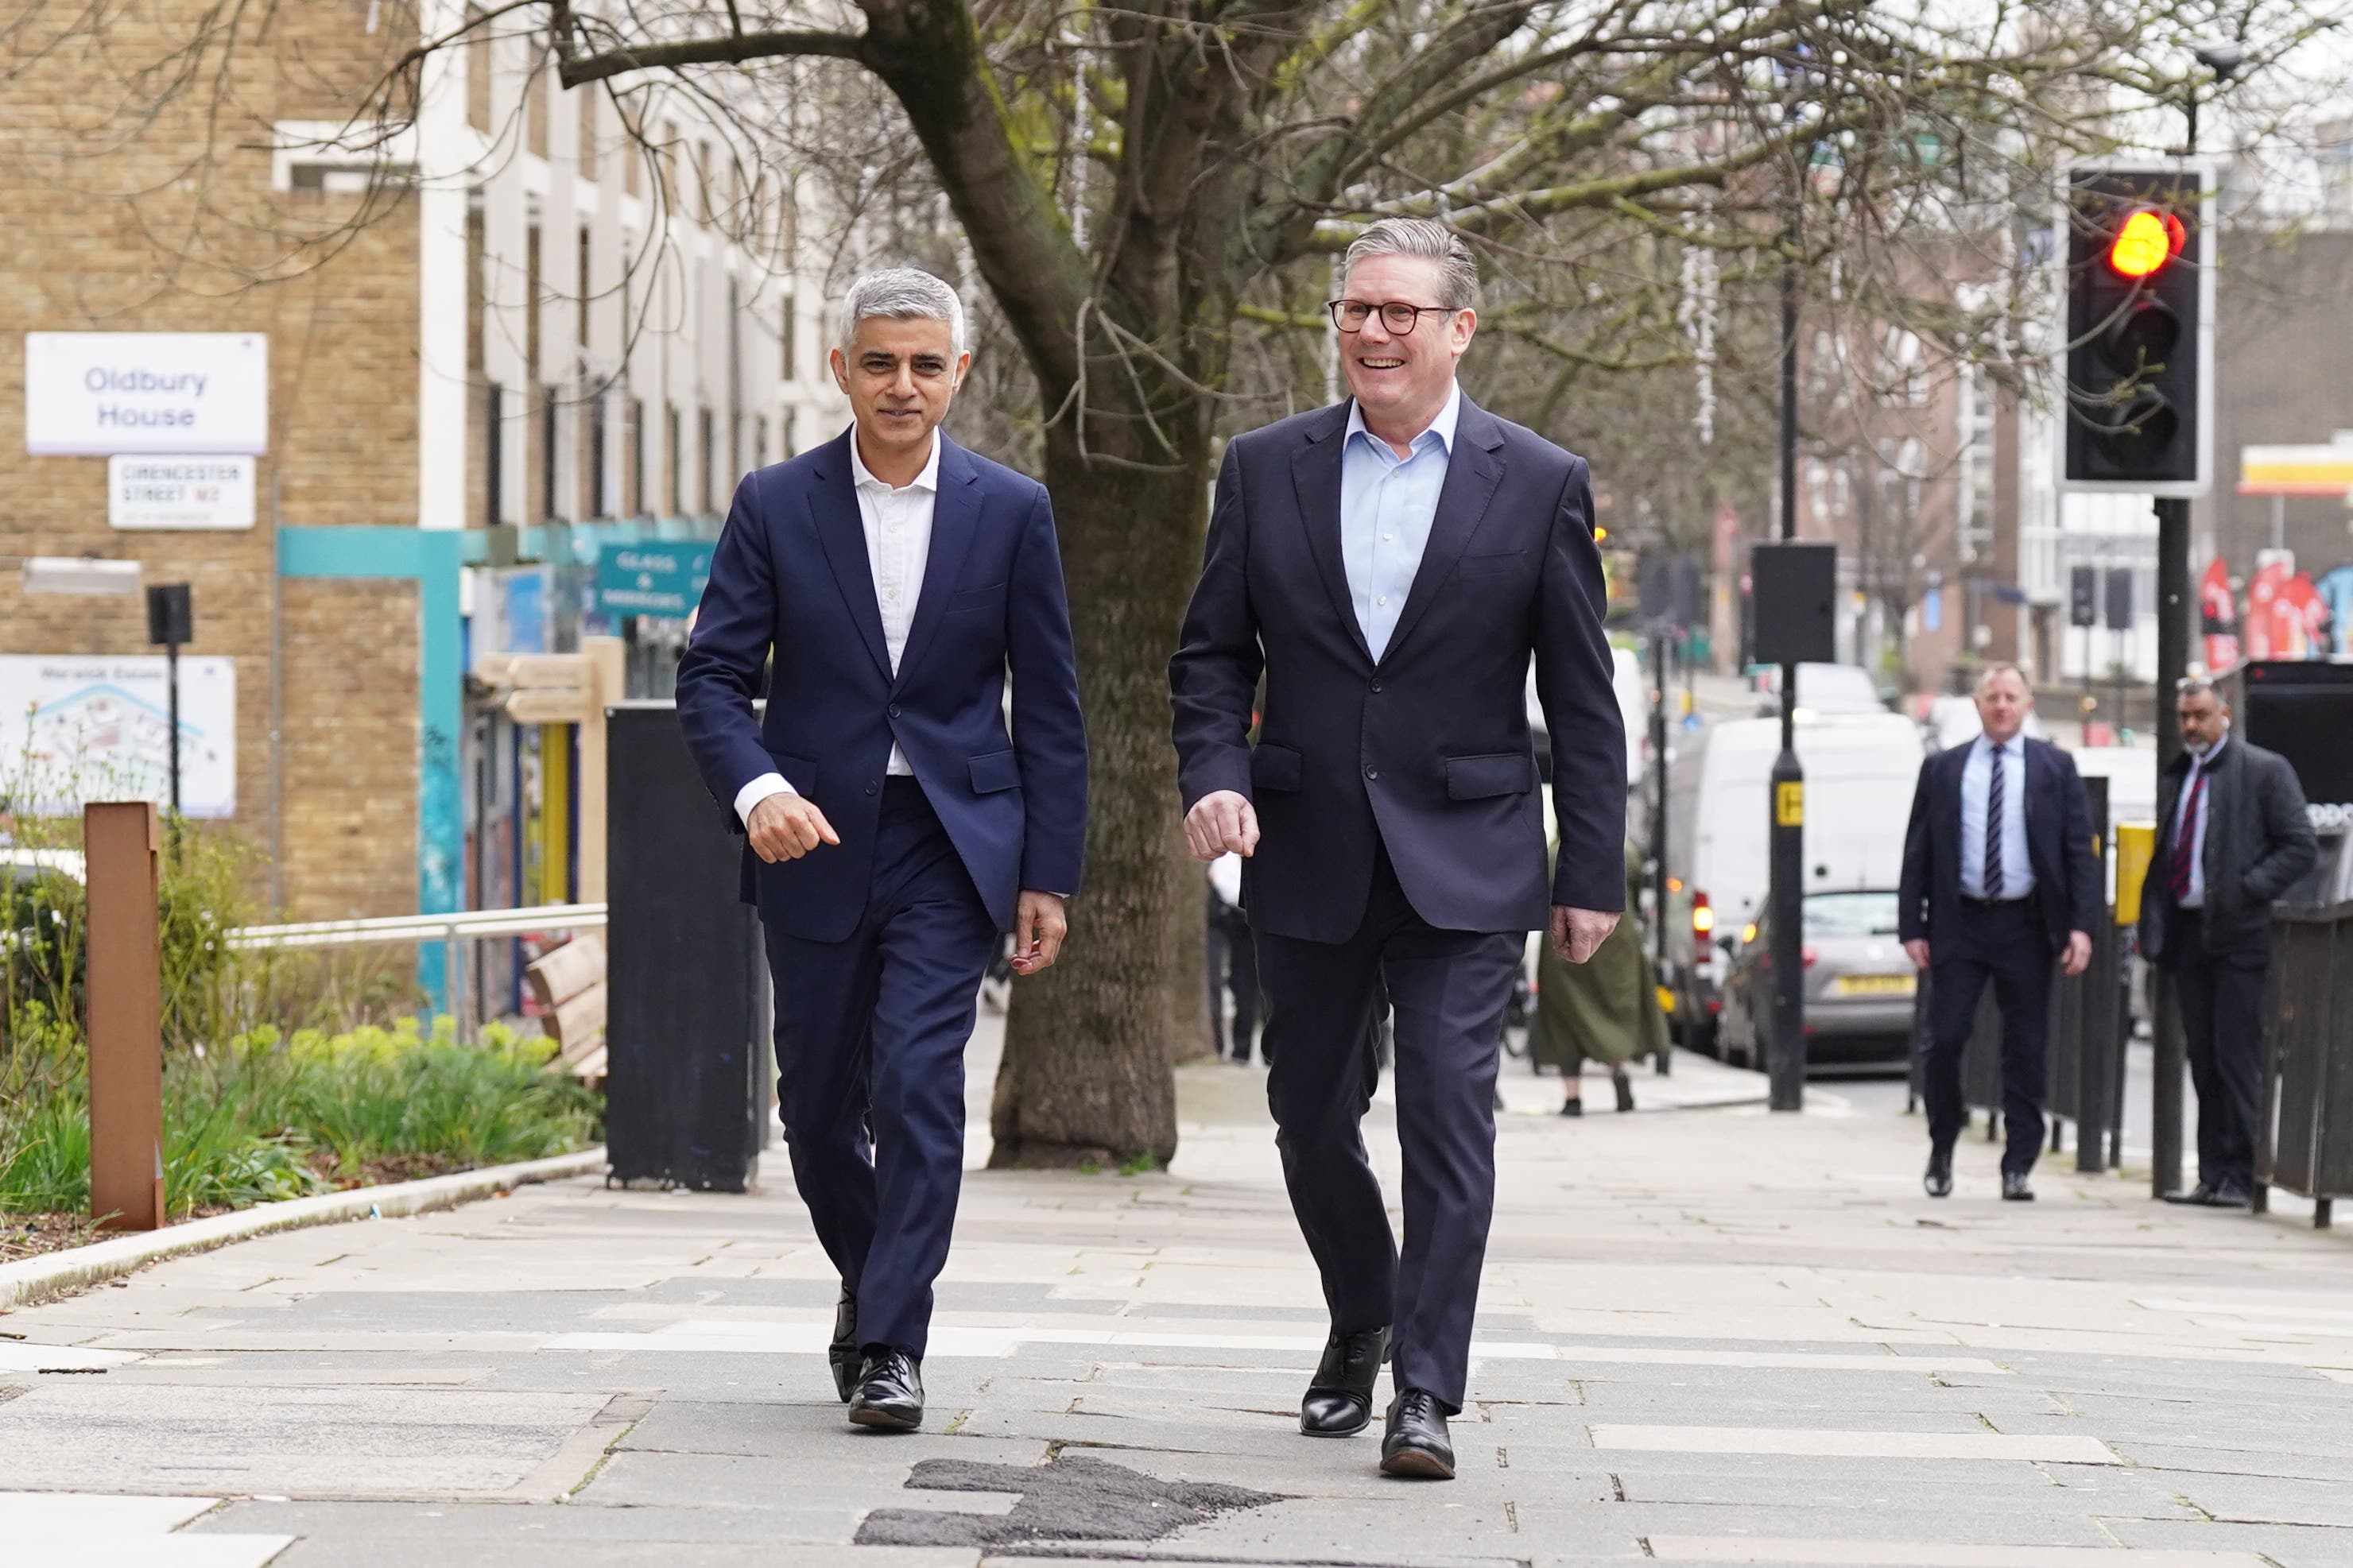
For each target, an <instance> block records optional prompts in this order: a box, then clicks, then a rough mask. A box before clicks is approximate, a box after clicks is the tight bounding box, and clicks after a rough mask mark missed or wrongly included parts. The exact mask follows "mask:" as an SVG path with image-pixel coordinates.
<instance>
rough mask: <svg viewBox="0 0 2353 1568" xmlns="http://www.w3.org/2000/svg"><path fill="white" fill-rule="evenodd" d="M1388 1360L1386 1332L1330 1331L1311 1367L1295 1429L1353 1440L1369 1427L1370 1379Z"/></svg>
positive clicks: (1370, 1416)
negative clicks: (1312, 1374)
mask: <svg viewBox="0 0 2353 1568" xmlns="http://www.w3.org/2000/svg"><path fill="white" fill-rule="evenodd" d="M1388 1359H1389V1331H1388V1330H1387V1329H1385V1328H1383V1329H1365V1330H1362V1331H1359V1332H1356V1333H1353V1334H1344V1333H1341V1332H1339V1331H1336V1330H1335V1331H1333V1333H1332V1335H1331V1337H1330V1338H1328V1339H1326V1340H1325V1341H1324V1359H1323V1360H1322V1361H1320V1362H1318V1363H1315V1381H1314V1382H1313V1383H1311V1384H1308V1385H1307V1395H1306V1397H1305V1398H1303V1399H1302V1400H1301V1401H1300V1402H1299V1429H1300V1430H1301V1431H1302V1432H1304V1433H1305V1434H1306V1435H1307V1436H1310V1437H1353V1436H1356V1434H1357V1433H1359V1432H1361V1431H1363V1430H1364V1429H1365V1428H1366V1427H1367V1426H1371V1425H1372V1424H1373V1380H1374V1379H1375V1378H1377V1377H1378V1376H1380V1374H1381V1363H1383V1362H1385V1361H1387V1360H1388Z"/></svg>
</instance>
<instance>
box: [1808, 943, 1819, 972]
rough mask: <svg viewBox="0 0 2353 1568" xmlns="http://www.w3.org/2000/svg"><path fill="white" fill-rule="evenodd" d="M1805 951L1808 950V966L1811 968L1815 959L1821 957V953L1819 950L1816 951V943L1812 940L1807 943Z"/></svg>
mask: <svg viewBox="0 0 2353 1568" xmlns="http://www.w3.org/2000/svg"><path fill="white" fill-rule="evenodd" d="M1805 952H1806V967H1807V968H1808V969H1811V968H1812V967H1813V966H1814V960H1815V959H1816V958H1818V957H1820V954H1819V953H1817V952H1814V944H1813V943H1812V942H1808V943H1806V949H1805Z"/></svg>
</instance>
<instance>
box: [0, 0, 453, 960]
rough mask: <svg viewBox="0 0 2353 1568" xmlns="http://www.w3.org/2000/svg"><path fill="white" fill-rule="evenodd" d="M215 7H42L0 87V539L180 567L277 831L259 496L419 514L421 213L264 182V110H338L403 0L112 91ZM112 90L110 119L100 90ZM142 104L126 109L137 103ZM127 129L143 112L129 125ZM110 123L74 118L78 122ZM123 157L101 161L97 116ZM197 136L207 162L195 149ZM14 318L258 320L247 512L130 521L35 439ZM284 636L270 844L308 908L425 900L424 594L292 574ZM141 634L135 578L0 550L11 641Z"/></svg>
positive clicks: (255, 812)
mask: <svg viewBox="0 0 2353 1568" xmlns="http://www.w3.org/2000/svg"><path fill="white" fill-rule="evenodd" d="M206 9H207V7H206V6H205V5H202V4H200V3H199V0H156V3H154V4H151V5H142V6H140V7H137V8H135V9H133V10H132V11H130V12H128V13H125V14H122V15H120V16H115V18H114V19H112V20H111V21H110V22H109V23H108V24H107V25H106V27H105V31H104V33H103V35H102V36H101V37H99V38H97V39H95V40H92V39H90V38H88V37H80V38H71V39H62V40H60V39H58V37H55V36H54V29H55V28H57V27H58V26H62V25H63V24H64V23H66V22H68V21H73V20H78V18H79V15H80V12H79V8H75V9H73V10H72V11H71V12H68V11H65V10H60V11H58V12H57V13H55V14H54V16H52V15H50V14H47V13H40V14H36V15H35V16H33V17H32V18H31V19H30V20H29V21H28V26H31V27H33V28H34V29H35V31H36V32H37V31H38V30H39V29H40V28H41V27H43V26H47V27H49V28H51V29H52V31H51V33H49V34H43V35H42V36H41V37H24V38H21V39H18V40H16V45H15V47H16V61H17V62H21V61H22V60H23V59H25V58H27V57H28V56H29V55H30V54H32V53H33V51H34V50H35V49H36V48H38V47H42V46H44V45H48V44H59V45H61V46H62V47H51V48H49V49H48V51H47V54H46V56H45V58H42V59H41V61H40V63H39V64H38V65H37V66H35V67H33V68H29V69H20V70H19V71H18V73H17V74H16V75H14V76H13V77H12V78H11V79H10V82H9V88H8V90H7V92H6V93H5V94H0V232H5V234H6V235H7V237H8V242H9V259H8V265H7V266H6V267H5V268H0V322H5V323H6V327H7V329H8V330H7V331H5V332H0V495H5V497H6V498H7V500H6V504H5V506H0V556H5V557H14V556H23V555H32V554H63V555H72V554H82V553H94V554H102V555H110V556H117V557H128V558H135V559H137V560H139V561H140V562H141V563H142V565H143V567H144V570H145V580H146V581H147V582H149V583H156V582H169V581H177V580H185V581H187V582H189V583H190V584H193V586H194V590H195V616H196V640H195V643H194V644H193V645H191V646H190V647H189V648H188V649H187V651H188V652H190V653H192V654H200V655H201V654H226V655H229V656H231V657H233V658H236V659H237V804H238V809H237V818H236V821H235V823H234V827H235V829H236V830H237V832H238V833H239V834H241V835H242V836H243V837H246V838H248V840H249V841H250V842H252V843H253V844H254V845H256V846H257V847H260V848H262V849H264V850H267V849H269V847H270V846H271V844H272V842H273V837H275V836H274V834H273V828H274V827H275V826H277V824H276V821H275V811H274V805H276V804H277V803H273V800H272V770H271V767H270V739H269V730H270V721H271V673H272V671H271V666H270V660H271V647H272V636H271V633H272V626H271V617H272V595H271V587H272V583H271V578H272V574H273V570H274V561H275V542H274V539H273V535H272V531H271V510H272V508H271V495H272V491H273V489H275V490H276V491H277V493H278V496H279V506H280V516H281V517H282V519H283V521H286V522H287V523H290V524H313V525H316V524H330V525H343V524H364V523H379V524H394V525H410V524H413V523H414V521H415V520H416V509H417V499H416V483H417V432H416V421H417V304H416V288H415V267H416V256H417V233H416V226H415V223H414V218H413V214H412V212H411V211H410V210H409V209H408V208H406V207H401V206H395V207H394V208H393V209H392V210H391V211H390V212H388V213H380V214H374V215H368V220H367V222H366V223H365V224H364V226H358V227H357V231H356V233H353V232H352V231H353V225H354V220H355V219H357V218H358V217H359V216H361V215H360V214H359V213H358V212H357V211H356V208H355V206H354V204H353V198H352V197H350V196H347V195H328V194H322V193H320V192H317V191H311V192H301V191H297V192H293V193H288V194H278V195H273V193H272V192H271V190H270V188H269V157H268V155H267V154H266V153H258V152H253V151H248V150H245V149H247V148H249V147H251V146H252V145H254V144H256V143H259V142H266V141H267V140H268V125H267V121H269V119H271V118H324V117H330V116H340V114H341V113H342V112H343V109H342V107H341V106H342V104H343V103H344V102H346V101H348V100H347V99H346V98H345V97H344V96H343V93H342V92H341V90H340V84H348V83H352V82H355V81H359V80H363V79H365V78H366V77H367V76H368V75H369V74H370V71H371V68H372V67H373V65H374V63H375V61H376V60H378V59H380V58H382V57H383V51H385V49H388V48H391V47H395V42H396V37H397V36H398V29H399V26H400V18H401V17H402V15H403V13H404V11H405V10H406V7H404V6H401V5H385V6H383V7H382V8H381V21H380V25H379V27H378V30H377V31H376V33H375V34H374V35H373V36H371V35H369V34H368V33H366V31H365V29H364V20H365V18H366V16H367V15H368V13H369V6H368V5H366V4H365V0H319V3H317V4H315V5H313V4H306V5H301V6H291V7H278V8H275V10H274V13H273V15H274V20H273V22H272V32H271V34H270V36H269V40H268V41H267V43H266V44H265V45H261V46H259V47H257V46H256V44H255V42H254V40H252V39H248V40H247V41H246V43H245V45H244V46H243V47H242V49H241V53H240V57H239V58H240V59H241V60H242V62H243V63H242V64H240V65H239V66H238V67H237V70H236V73H235V77H234V81H233V84H232V85H233V86H234V89H235V90H234V92H233V93H231V94H229V95H228V97H227V101H228V102H229V103H230V104H231V105H232V106H233V107H231V108H228V109H225V110H221V111H219V113H217V114H215V113H214V112H213V111H211V110H208V109H207V107H206V99H207V97H208V96H209V94H210V86H211V82H212V79H213V75H212V68H213V67H214V66H216V65H217V63H218V58H219V57H218V55H217V53H216V54H214V55H213V56H211V57H209V58H207V60H206V64H205V68H204V69H203V70H200V71H199V72H197V73H196V75H195V79H196V87H195V89H192V90H191V91H190V92H188V93H186V94H184V95H182V96H180V97H178V98H175V99H174V100H168V101H166V102H164V103H162V104H160V105H159V104H141V103H137V102H136V101H135V100H126V97H125V83H126V81H127V80H128V79H130V76H131V73H132V72H133V71H134V70H136V69H137V68H140V67H142V66H145V65H149V64H152V63H153V62H154V61H156V60H159V59H161V58H164V54H165V53H166V51H167V50H169V49H170V48H173V47H178V46H180V45H182V44H185V42H186V40H187V39H188V37H190V35H191V34H192V32H193V31H194V29H195V25H196V18H197V17H198V16H202V15H204V14H205V12H206ZM118 103H122V104H125V105H126V108H125V110H124V112H122V113H121V114H119V115H117V116H116V117H115V119H114V120H113V121H111V122H108V121H105V120H104V119H103V117H102V115H101V113H100V109H99V106H105V105H114V104H118ZM134 111H135V112H134ZM140 121H143V123H139V124H138V128H137V130H136V132H135V133H133V126H134V122H140ZM93 125H95V126H97V127H98V129H97V130H96V131H94V132H90V133H88V134H83V135H79V136H78V135H76V134H75V133H73V132H70V131H69V130H68V129H67V128H68V127H70V126H80V127H91V126H93ZM114 136H128V137H129V140H128V141H127V142H124V143H123V144H122V145H121V146H120V147H118V148H116V149H115V150H113V151H110V152H106V153H102V154H100V155H91V154H92V153H93V150H94V149H96V148H98V147H99V146H100V145H102V144H105V143H106V142H108V140H109V138H111V137H114ZM208 144H209V146H210V148H211V153H210V154H209V156H204V155H202V154H203V153H204V150H205V149H206V146H207V145H208ZM24 330H46V331H260V332H266V333H268V334H269V357H270V450H269V455H268V456H267V457H265V458H261V459H260V460H259V463H258V465H257V468H258V472H257V500H258V511H259V524H258V526H257V527H256V528H254V529H253V530H252V531H249V532H244V531H239V532H218V533H211V532H167V533H148V532H141V533H117V532H115V531H112V530H111V529H110V528H109V526H108V524H107V519H106V489H105V486H106V459H105V458H102V457H92V458H31V457H27V456H26V454H25V450H24V440H23V437H22V431H23V429H24V409H23V398H24V363H23V356H24V338H23V335H22V332H23V331H24ZM283 607H284V620H283V624H282V626H281V627H280V635H281V639H282V646H283V648H284V657H285V670H284V677H285V679H284V682H283V686H284V693H283V698H284V710H283V721H284V735H285V744H286V754H285V758H284V762H285V766H284V768H283V770H282V774H283V779H284V795H283V800H282V811H283V817H284V823H283V827H284V832H283V837H282V843H283V853H282V858H281V860H280V867H279V870H280V877H281V878H282V881H283V886H284V888H285V889H286V893H287V899H288V903H289V907H290V910H292V911H293V912H294V913H295V914H297V915H298V916H315V917H326V916H342V915H360V914H385V913H394V912H400V911H405V910H412V909H414V908H415V907H416V896H417V889H416V818H417V784H416V780H417V755H416V746H417V722H416V716H417V620H416V601H415V595H414V592H413V590H412V589H410V588H408V587H407V586H406V585H400V584H376V583H341V582H290V583H288V584H285V592H284V595H283ZM149 651H151V650H150V649H149V648H148V647H147V644H146V628H145V621H144V612H143V608H142V605H141V604H140V603H139V601H137V600H135V599H120V600H111V599H82V598H51V597H36V598H27V597H26V596H25V595H23V593H22V592H21V578H20V576H19V575H18V574H16V572H14V571H5V572H0V653H79V654H98V653H106V654H125V653H146V652H149Z"/></svg>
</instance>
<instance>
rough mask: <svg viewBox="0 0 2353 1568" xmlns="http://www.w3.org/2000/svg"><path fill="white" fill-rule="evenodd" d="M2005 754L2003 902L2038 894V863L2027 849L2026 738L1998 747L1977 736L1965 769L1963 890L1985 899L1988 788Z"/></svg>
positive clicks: (2003, 771) (2002, 836) (2003, 781)
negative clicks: (1998, 756) (1996, 756)
mask: <svg viewBox="0 0 2353 1568" xmlns="http://www.w3.org/2000/svg"><path fill="white" fill-rule="evenodd" d="M1996 752H2000V754H2001V765H2002V777H2001V896H2002V900H2003V901H2004V902H2007V901H2009V900H2012V899H2022V898H2025V897H2026V896H2027V895H2028V894H2030V893H2031V892H2033V891H2034V862H2033V859H2032V858H2031V852H2030V851H2029V850H2028V848H2027V847H2026V739H2025V737H2024V736H2022V735H2012V736H2011V737H2010V739H2009V741H2008V742H2005V743H2003V744H2002V745H2000V746H1996V745H1995V744H1994V743H1993V742H1991V741H1989V740H1988V739H1987V738H1986V737H1985V736H1983V735H1979V736H1978V738H1977V739H1976V740H1975V741H1973V742H1970V743H1969V760H1968V762H1967V763H1963V764H1962V765H1961V891H1962V893H1963V894H1965V895H1966V896H1968V897H1969V898H1972V899H1982V898H1984V897H1985V896H1986V891H1985V846H1986V785H1987V784H1988V783H1989V782H1990V781H1991V779H1992V776H1993V760H1994V754H1995V753H1996Z"/></svg>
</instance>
